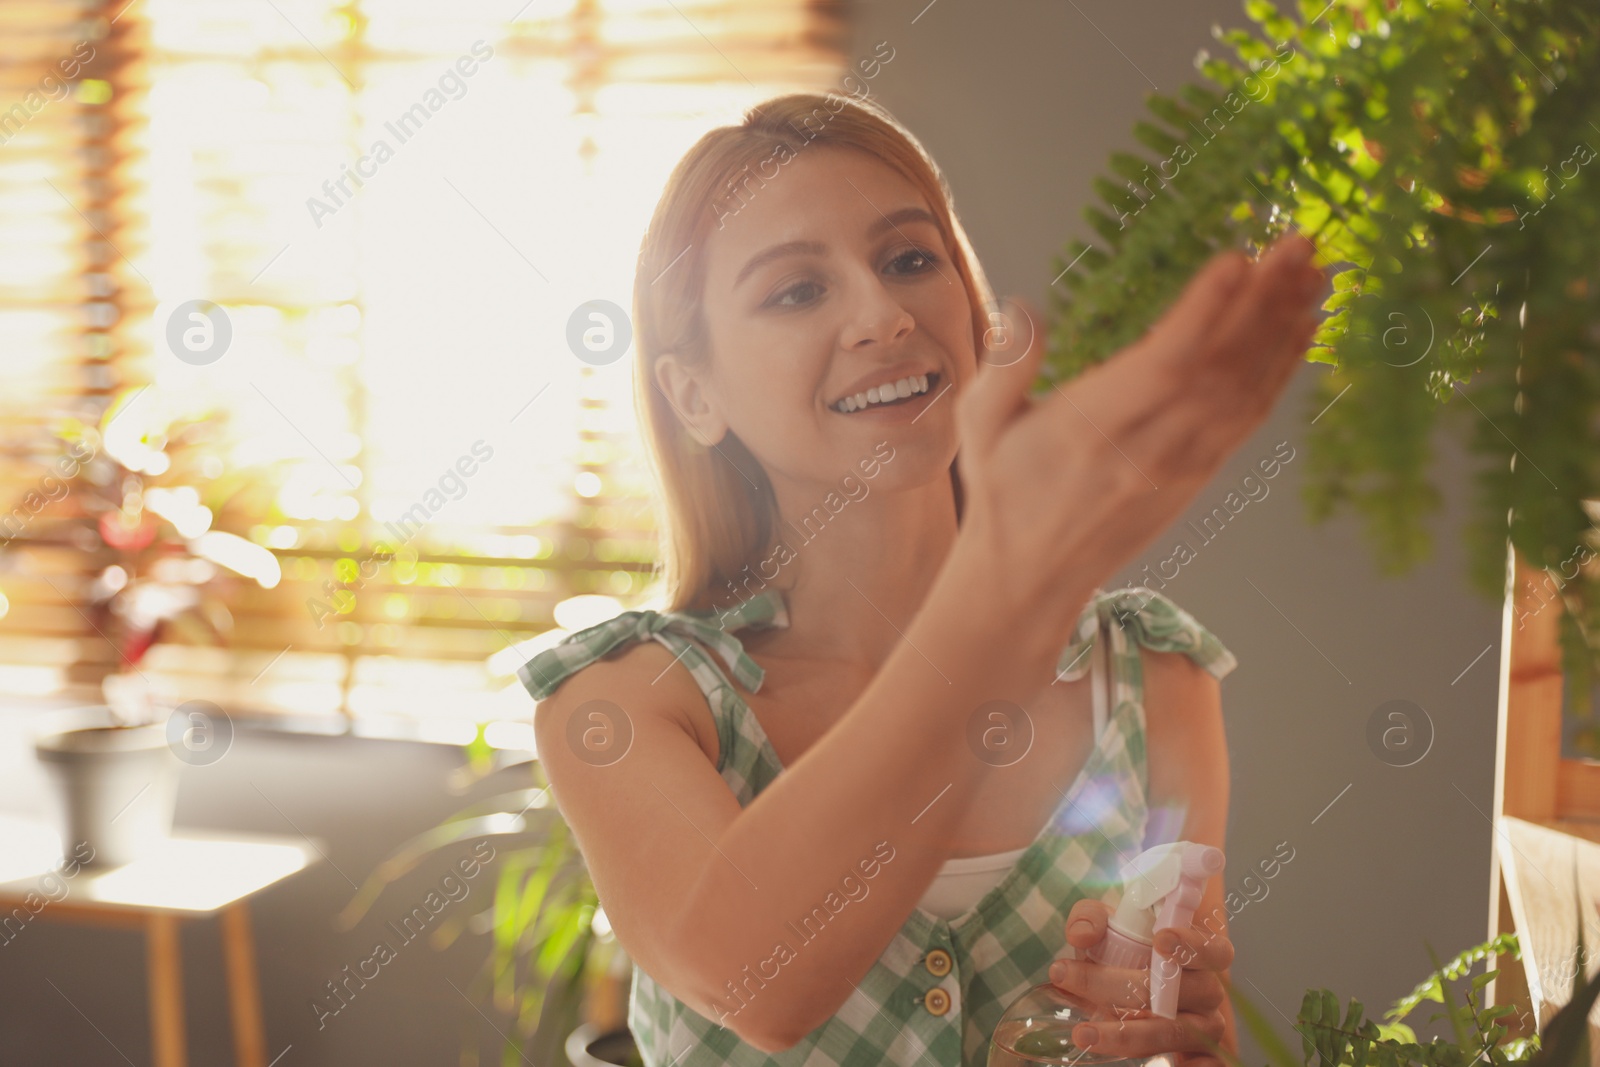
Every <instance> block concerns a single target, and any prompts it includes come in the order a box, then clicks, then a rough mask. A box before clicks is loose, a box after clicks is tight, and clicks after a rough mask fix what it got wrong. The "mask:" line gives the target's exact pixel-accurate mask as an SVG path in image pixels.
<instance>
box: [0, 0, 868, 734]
mask: <svg viewBox="0 0 1600 1067" xmlns="http://www.w3.org/2000/svg"><path fill="white" fill-rule="evenodd" d="M0 19H3V20H5V28H6V31H7V32H6V33H5V37H4V40H5V42H6V43H5V44H4V45H0V47H3V48H4V49H5V52H6V55H5V60H6V62H5V64H4V68H3V70H4V75H3V77H4V79H5V80H4V82H3V89H4V92H5V100H6V101H12V100H16V101H21V102H22V104H23V109H24V110H25V111H27V112H28V115H27V121H26V122H23V123H20V125H19V127H18V129H17V130H16V131H15V132H14V133H11V134H10V136H8V137H6V139H5V140H4V142H3V144H0V228H3V230H4V238H5V239H4V240H3V242H0V263H3V264H4V266H0V337H3V340H4V347H5V351H6V353H7V354H6V356H5V361H6V380H7V387H8V388H7V390H6V395H5V396H4V397H3V399H0V404H3V407H0V430H3V433H4V439H5V441H6V451H5V466H4V469H3V472H0V492H3V493H4V497H3V500H4V501H10V502H15V503H14V506H13V507H12V509H11V510H12V513H13V515H15V514H17V510H18V506H21V510H22V511H23V512H27V511H28V510H29V506H28V505H27V504H26V503H24V501H25V500H26V498H27V495H28V494H29V493H36V494H37V493H38V492H39V490H40V487H41V486H43V485H44V484H45V483H44V479H46V478H47V477H48V476H49V471H50V469H51V466H52V464H59V462H60V447H61V446H60V445H59V443H54V444H53V441H54V438H53V435H52V429H53V428H57V429H58V428H59V427H60V426H61V425H63V424H64V420H70V418H71V417H72V416H73V415H74V414H75V415H76V417H78V418H81V419H83V420H85V421H87V422H89V423H91V424H95V423H104V421H105V419H106V415H107V413H108V411H109V412H111V413H114V416H113V420H112V423H111V425H112V426H113V427H114V428H115V432H114V434H113V436H116V435H120V438H121V439H123V440H124V447H138V446H140V445H141V444H142V445H145V446H149V445H156V446H164V447H165V449H166V451H167V452H169V453H170V454H171V455H172V459H171V469H170V470H169V471H166V472H163V473H162V474H148V475H147V476H145V477H143V478H142V479H141V481H142V482H143V483H145V484H144V492H145V499H146V501H151V500H152V497H151V495H150V494H151V491H152V490H154V489H157V488H163V487H164V488H166V489H168V490H174V489H176V488H178V487H180V486H186V487H187V488H188V489H190V490H193V492H194V494H196V495H194V496H192V497H190V498H183V499H186V500H187V501H188V503H186V504H183V505H182V506H184V507H189V508H191V510H192V509H193V508H194V507H197V506H205V507H209V508H210V509H211V510H212V512H213V514H212V516H211V520H210V525H211V528H212V529H215V530H222V531H227V532H231V533H233V534H236V535H238V536H240V537H242V538H244V539H245V540H247V541H248V542H250V543H251V544H253V545H255V546H257V547H258V548H259V549H263V550H265V551H266V552H270V554H271V556H272V558H273V559H275V561H276V564H277V572H278V574H277V576H276V580H275V582H273V583H271V584H270V585H263V584H258V583H257V582H254V581H248V580H243V579H239V578H238V577H237V576H232V575H224V576H223V578H222V579H220V580H219V582H218V584H217V590H218V593H219V595H218V596H217V597H216V598H215V599H216V601H217V602H218V603H220V605H221V608H220V609H215V608H214V609H213V612H212V616H211V617H210V619H209V622H210V624H212V625H211V627H209V628H199V627H190V628H188V629H179V628H177V627H166V628H165V629H164V631H163V634H162V636H161V640H160V641H159V642H158V643H157V644H156V645H155V646H154V647H152V648H151V649H150V651H149V652H148V654H147V655H145V657H144V658H143V659H142V660H141V661H140V662H139V663H138V674H139V675H140V676H141V677H142V678H144V679H147V680H148V681H149V682H150V683H151V684H153V685H155V686H156V687H157V689H158V690H159V691H160V693H161V694H162V695H163V696H164V697H165V698H166V699H167V700H169V701H171V702H174V703H178V702H182V701H187V700H205V701H209V702H212V703H214V704H216V705H217V706H218V707H219V708H221V709H223V710H225V711H228V712H229V713H230V714H235V713H238V714H245V713H268V714H275V715H281V716H289V717H292V718H295V719H296V720H297V721H299V722H300V723H301V724H302V725H304V726H305V727H306V728H333V729H346V728H356V729H360V730H362V731H364V732H374V733H388V734H397V735H401V736H422V737H428V738H434V739H439V740H463V739H465V738H469V737H470V736H471V735H472V730H473V725H472V724H473V723H475V722H477V721H480V720H485V719H490V720H503V722H501V723H500V724H499V725H498V726H497V727H496V728H495V731H496V732H495V733H493V734H491V741H495V740H500V741H505V742H507V743H511V742H516V743H518V744H521V743H525V742H527V741H528V740H529V738H528V737H527V736H526V735H527V732H528V728H527V726H526V719H527V701H526V696H525V694H522V693H520V691H519V689H518V688H517V687H515V686H514V674H513V672H514V670H515V667H516V666H517V665H518V664H520V663H521V662H522V660H523V659H525V658H526V655H527V653H528V647H529V646H528V645H527V642H529V641H530V639H532V640H534V641H535V643H537V642H538V639H539V638H541V637H542V638H543V639H544V640H545V641H548V640H550V639H552V638H553V637H554V636H557V635H559V633H560V632H563V627H566V626H574V625H583V624H586V623H587V622H588V621H591V620H592V618H593V614H594V613H595V612H598V613H599V614H601V615H605V614H609V613H610V612H612V611H615V610H619V609H620V608H623V607H628V606H633V605H634V604H635V603H636V602H637V601H638V600H639V599H640V598H641V597H642V596H643V595H644V594H645V593H646V591H647V586H648V584H649V581H650V578H651V572H652V568H653V566H654V562H655V552H656V541H655V528H654V525H653V516H652V515H651V513H650V508H649V506H648V496H647V495H646V493H647V485H646V482H645V478H646V474H645V466H644V462H643V455H642V451H641V445H640V440H639V436H638V433H637V431H636V429H635V427H634V420H633V411H632V404H631V400H630V396H631V393H630V382H629V375H630V374H631V361H630V360H629V359H627V358H622V359H618V360H617V361H616V362H613V363H610V364H607V365H600V366H597V365H592V364H590V363H586V362H584V361H583V360H580V359H578V358H577V357H576V356H575V354H574V352H573V351H572V350H571V349H570V347H569V345H568V342H567V334H568V327H569V320H570V319H571V317H572V315H573V313H574V311H575V310H576V309H577V308H578V307H579V305H581V304H584V303H585V302H587V301H591V300H609V301H612V302H613V303H615V304H617V305H618V306H619V307H622V308H627V307H628V306H629V303H630V300H629V295H630V293H631V284H632V277H631V272H632V265H633V262H634V258H635V256H636V253H637V248H638V240H639V237H640V235H641V234H642V232H643V229H644V226H645V223H646V220H647V219H648V214H649V211H650V209H651V207H652V206H653V204H654V200H655V197H656V195H657V194H658V193H659V191H660V189H661V186H662V184H663V183H664V180H665V178H666V174H667V172H668V170H669V169H670V167H671V165H672V164H673V163H674V162H675V161H676V159H677V158H678V156H679V155H681V153H682V152H683V150H684V149H686V148H687V147H688V146H689V145H690V144H691V143H692V142H693V141H694V139H695V138H697V137H698V136H699V134H700V133H702V132H703V131H704V130H705V129H706V128H708V127H709V126H711V125H714V124H717V123H721V122H728V121H734V120H736V119H737V117H738V114H739V112H740V111H741V110H742V109H743V108H744V107H746V106H748V105H749V104H751V103H754V102H756V101H758V100H760V99H762V98H764V97H766V96H769V95H772V94H774V93H778V92H785V91H793V90H796V89H807V88H809V89H828V88H834V87H836V86H837V83H838V79H839V77H840V75H841V73H842V72H843V69H844V62H845V60H844V58H843V51H842V49H843V36H844V34H843V20H842V17H841V14H840V12H839V10H838V8H837V6H836V5H832V4H817V3H805V2H789V0H785V2H780V0H764V2H755V3H750V2H745V3H687V2H678V3H667V2H655V0H630V2H609V3H598V2H582V0H575V2H569V3H565V4H549V3H544V2H542V0H541V2H540V3H537V4H524V5H521V6H520V9H519V5H518V4H517V3H511V4H506V3H486V2H467V3H455V4H450V5H438V4H428V3H406V2H384V3H381V4H380V3H371V4H359V3H330V2H326V0H272V2H270V3H263V2H261V0H241V2H230V0H135V2H134V3H132V4H128V3H126V0H122V2H120V3H111V4H105V3H83V4H77V5H73V4H61V3H50V4H45V3H38V4H33V3H20V4H16V5H7V6H6V7H5V8H3V9H0ZM75 49H82V50H84V51H85V52H87V53H88V54H87V55H86V56H82V57H80V58H79V61H78V67H79V69H77V70H75V71H72V72H71V73H67V72H66V71H65V70H64V69H63V67H62V63H63V61H64V60H68V61H70V60H72V59H73V58H74V57H79V56H80V53H79V52H78V51H75ZM67 65H68V66H71V63H70V62H69V63H68V64H67ZM51 70H55V71H56V72H57V74H58V75H59V80H60V82H61V88H56V87H55V85H54V83H49V84H48V85H46V95H48V94H57V98H51V99H46V100H45V101H44V105H43V106H41V107H39V108H37V109H33V110H30V109H29V108H28V106H27V101H28V96H27V94H28V93H29V92H30V91H31V89H32V88H33V87H37V86H40V85H42V84H45V79H46V78H47V76H49V72H50V71H51ZM3 104H4V101H0V105H3ZM6 114H10V113H9V112H8V113H6ZM7 133H8V131H7V130H6V129H5V127H4V116H3V115H0V136H4V135H6V134H7ZM197 309H198V314H199V315H200V317H199V318H196V317H195V316H196V313H197ZM191 330H199V331H201V334H203V336H202V337H201V342H202V343H201V345H200V348H199V353H200V354H199V355H196V352H195V351H194V350H191V349H190V348H188V347H186V346H187V345H188V344H189V343H190V341H191V340H193V339H194V337H195V336H197V335H195V334H193V333H190V334H186V333H185V331H191ZM218 338H221V340H220V341H219V340H218ZM208 345H209V347H207V346H208ZM172 420H177V422H176V425H179V426H183V425H189V424H190V423H192V424H193V425H194V429H193V431H192V432H188V433H186V434H185V435H184V437H183V439H182V440H181V441H180V440H179V439H178V437H177V435H176V431H174V432H173V439H172V440H170V441H163V440H162V435H163V433H164V432H165V431H166V430H167V429H168V428H169V424H170V423H172ZM127 442H132V444H127ZM110 443H111V441H110V440H109V439H108V440H107V441H106V442H103V443H102V447H105V446H107V445H109V444H110ZM180 468H181V470H182V471H183V472H184V474H183V476H182V477H178V475H177V472H178V471H179V470H180ZM80 482H81V479H80ZM43 495H48V493H46V494H43ZM92 497H93V494H92V493H89V492H88V491H86V488H85V487H82V486H78V485H75V486H74V487H72V488H70V489H69V490H68V491H67V492H65V494H64V495H63V496H62V497H61V498H60V499H56V500H51V501H48V503H49V507H48V508H47V509H44V510H42V511H41V513H40V517H39V518H37V519H30V521H28V522H26V523H24V524H23V528H21V529H19V530H18V531H16V534H17V535H16V537H15V539H14V540H8V542H7V543H6V544H7V549H6V550H5V551H4V553H3V555H0V593H3V595H4V596H5V598H6V599H5V602H4V608H5V612H6V613H5V615H4V616H3V617H0V687H4V688H9V689H13V690H22V691H27V692H34V693H47V692H60V693H67V694H73V695H74V696H77V697H81V698H82V699H84V700H85V701H86V702H98V699H99V697H98V690H97V686H98V679H99V678H100V676H102V675H103V674H105V673H106V672H107V671H109V670H112V669H114V668H116V667H117V666H118V654H117V652H116V650H115V648H113V646H112V644H111V642H110V641H108V639H107V635H106V633H105V627H104V625H103V624H102V623H101V622H97V619H96V617H95V615H94V613H93V612H89V611H85V610H84V605H85V603H86V602H87V600H88V599H89V598H90V596H91V594H92V592H93V583H94V582H95V580H96V576H97V575H99V574H101V573H102V571H103V569H104V567H105V566H106V564H107V562H108V561H109V560H110V559H111V558H112V557H111V556H109V555H108V554H107V553H106V552H105V551H104V550H103V547H102V546H99V544H98V541H99V539H98V538H96V537H95V536H94V535H93V534H94V531H93V530H92V529H91V528H90V527H89V526H88V525H86V522H87V519H89V518H92V515H91V514H89V513H88V512H87V511H86V510H85V509H86V508H88V507H90V505H91V500H92ZM40 498H41V499H42V498H43V496H41V497H40ZM161 499H167V500H168V508H169V510H170V509H171V508H172V507H173V506H177V505H173V504H172V501H173V500H179V499H180V498H178V497H171V496H169V497H167V498H161ZM9 536H10V535H8V534H7V531H5V530H0V537H9ZM386 548H387V549H390V550H395V554H394V555H393V557H392V558H388V557H386V556H385V555H384V550H385V549H386ZM593 598H610V599H593ZM558 607H559V608H560V610H558ZM586 612H587V614H586ZM212 629H214V630H215V631H216V632H217V633H220V634H221V635H223V637H225V639H226V640H225V643H217V639H216V638H214V637H208V636H207V635H208V633H210V632H211V630H212ZM518 646H521V647H518ZM516 720H522V722H520V723H519V722H517V721H516Z"/></svg>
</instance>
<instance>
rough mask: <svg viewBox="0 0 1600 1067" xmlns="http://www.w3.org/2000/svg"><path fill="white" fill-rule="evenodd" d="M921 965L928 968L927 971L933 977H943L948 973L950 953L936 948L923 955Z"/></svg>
mask: <svg viewBox="0 0 1600 1067" xmlns="http://www.w3.org/2000/svg"><path fill="white" fill-rule="evenodd" d="M922 962H923V965H924V966H925V967H927V968H928V973H929V974H931V975H933V976H934V977H935V978H943V977H944V976H945V975H947V974H949V973H950V953H948V952H946V951H945V950H944V949H942V948H936V949H934V950H932V951H931V952H929V953H928V954H927V956H925V957H923V960H922Z"/></svg>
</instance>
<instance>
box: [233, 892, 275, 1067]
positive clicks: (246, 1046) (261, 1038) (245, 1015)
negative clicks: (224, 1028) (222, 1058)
mask: <svg viewBox="0 0 1600 1067" xmlns="http://www.w3.org/2000/svg"><path fill="white" fill-rule="evenodd" d="M222 956H223V963H224V964H225V965H226V966H227V968H228V1006H229V1009H230V1010H231V1012H232V1013H233V1059H234V1063H235V1064H237V1065H238V1067H266V1063H267V1038H266V1034H265V1032H264V1031H263V1030H262V1027H261V989H260V986H259V984H258V982H257V978H256V949H255V941H254V939H253V938H252V937H251V936H250V911H249V909H248V908H247V907H246V906H245V902H244V901H242V900H241V901H239V902H238V903H237V904H232V905H229V906H228V907H226V908H224V909H222Z"/></svg>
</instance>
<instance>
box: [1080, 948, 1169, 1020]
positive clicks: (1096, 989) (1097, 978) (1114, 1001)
mask: <svg viewBox="0 0 1600 1067" xmlns="http://www.w3.org/2000/svg"><path fill="white" fill-rule="evenodd" d="M1050 983H1051V984H1052V985H1054V986H1056V987H1057V988H1058V989H1061V990H1064V991H1065V992H1068V993H1073V994H1075V995H1077V996H1079V997H1081V998H1083V999H1084V1000H1087V1001H1090V1002H1092V1003H1093V1004H1094V1005H1096V1006H1098V1007H1100V1008H1103V1009H1112V1008H1129V1009H1135V1010H1137V1009H1143V1008H1148V1007H1149V1006H1150V972H1149V971H1145V970H1141V969H1137V968H1133V967H1107V966H1106V965H1105V964H1103V963H1095V962H1094V961H1093V960H1075V959H1066V958H1062V959H1058V960H1056V961H1055V962H1054V963H1052V964H1051V965H1050ZM1178 991H1179V992H1180V993H1182V992H1183V983H1182V982H1181V981H1180V982H1179V985H1178Z"/></svg>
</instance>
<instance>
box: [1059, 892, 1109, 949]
mask: <svg viewBox="0 0 1600 1067" xmlns="http://www.w3.org/2000/svg"><path fill="white" fill-rule="evenodd" d="M1110 918H1111V906H1110V905H1109V904H1107V903H1106V902H1105V901H1103V900H1096V899H1094V898H1093V897H1084V898H1083V899H1081V900H1079V901H1077V902H1076V903H1075V904H1073V905H1072V910H1071V911H1069V912H1067V944H1069V945H1071V946H1072V947H1073V948H1076V949H1079V950H1082V949H1086V948H1089V947H1091V946H1093V945H1096V944H1098V943H1099V942H1100V939H1101V938H1103V937H1104V936H1105V934H1106V922H1107V921H1108V920H1109V919H1110Z"/></svg>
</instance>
